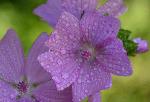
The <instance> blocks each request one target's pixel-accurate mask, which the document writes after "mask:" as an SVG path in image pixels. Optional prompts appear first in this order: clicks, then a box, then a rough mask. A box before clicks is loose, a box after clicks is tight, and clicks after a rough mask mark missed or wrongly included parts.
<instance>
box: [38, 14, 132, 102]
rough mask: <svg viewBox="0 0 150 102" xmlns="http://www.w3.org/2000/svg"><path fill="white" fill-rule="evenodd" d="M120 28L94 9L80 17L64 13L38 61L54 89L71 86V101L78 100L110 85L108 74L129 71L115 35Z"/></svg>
mask: <svg viewBox="0 0 150 102" xmlns="http://www.w3.org/2000/svg"><path fill="white" fill-rule="evenodd" d="M119 29H120V22H119V20H118V19H116V18H114V17H112V16H104V15H102V14H100V13H99V12H97V11H93V12H89V13H86V14H85V15H84V17H83V18H82V19H81V20H79V19H78V18H76V17H75V16H74V15H72V14H70V13H68V12H64V13H63V14H62V15H61V17H60V19H59V20H58V23H57V25H56V27H55V30H54V32H53V33H52V35H51V36H50V38H49V40H48V41H47V42H46V46H48V47H49V51H47V52H45V53H43V54H41V55H40V56H39V57H38V60H39V62H40V63H41V65H42V66H43V67H44V69H45V70H46V71H48V72H49V73H51V75H52V79H53V80H54V81H55V83H56V86H57V89H58V90H64V89H65V88H67V87H69V86H70V85H72V91H73V101H74V102H80V101H81V100H82V99H84V98H85V97H87V96H91V95H95V94H96V93H98V92H99V91H100V90H103V89H107V88H109V87H111V85H112V79H111V74H114V75H121V76H128V75H130V74H131V73H132V69H131V65H130V61H129V59H128V56H127V53H126V51H125V50H124V48H123V44H122V42H121V41H120V40H119V39H118V38H117V34H118V31H119Z"/></svg>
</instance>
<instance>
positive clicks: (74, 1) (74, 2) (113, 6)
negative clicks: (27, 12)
mask: <svg viewBox="0 0 150 102" xmlns="http://www.w3.org/2000/svg"><path fill="white" fill-rule="evenodd" d="M98 2H99V0H48V1H47V3H46V4H42V5H41V6H39V7H38V8H36V9H35V10H34V13H35V14H36V15H38V16H40V17H41V18H42V19H43V20H44V21H46V22H48V23H49V24H50V25H51V26H53V27H55V25H56V24H57V22H58V19H59V17H60V15H61V13H62V12H63V11H67V12H69V13H71V14H73V15H74V16H76V17H77V18H78V19H79V20H80V19H81V18H82V17H83V15H84V14H85V13H86V12H91V11H94V10H96V9H97V6H98ZM97 10H98V11H99V12H100V13H102V14H104V15H111V16H114V17H118V16H120V15H121V14H123V13H124V12H125V11H126V10H127V8H126V7H125V6H124V4H123V0H108V1H107V2H106V3H105V4H104V5H102V6H100V7H99V8H98V9H97Z"/></svg>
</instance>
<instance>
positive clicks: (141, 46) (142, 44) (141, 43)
mask: <svg viewBox="0 0 150 102" xmlns="http://www.w3.org/2000/svg"><path fill="white" fill-rule="evenodd" d="M133 41H134V42H135V43H137V46H138V48H137V53H144V52H147V51H148V50H149V49H148V42H147V41H146V40H142V39H141V38H135V39H133Z"/></svg>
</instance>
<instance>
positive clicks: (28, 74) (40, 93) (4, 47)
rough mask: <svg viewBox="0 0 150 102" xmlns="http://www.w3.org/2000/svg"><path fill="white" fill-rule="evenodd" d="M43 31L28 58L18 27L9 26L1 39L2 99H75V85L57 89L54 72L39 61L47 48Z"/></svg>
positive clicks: (29, 101) (31, 101) (68, 101)
mask: <svg viewBox="0 0 150 102" xmlns="http://www.w3.org/2000/svg"><path fill="white" fill-rule="evenodd" d="M47 39H48V35H47V34H45V33H43V34H41V35H40V37H39V38H38V39H37V40H36V41H35V43H34V44H33V46H32V48H31V50H30V52H29V55H28V57H27V58H24V55H23V50H22V47H21V44H20V41H19V39H18V38H17V36H16V33H15V31H13V30H9V31H8V32H7V34H6V35H5V37H4V38H3V39H2V40H1V41H0V102H72V93H71V87H70V88H67V89H66V90H64V91H57V89H56V86H55V83H54V81H53V80H52V78H51V76H50V74H49V73H48V72H46V71H45V70H44V69H43V68H42V67H41V66H40V64H39V62H38V61H37V56H38V55H39V54H41V53H42V52H45V51H47V50H48V49H47V47H44V46H43V44H44V42H45V40H47Z"/></svg>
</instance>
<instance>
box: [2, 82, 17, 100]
mask: <svg viewBox="0 0 150 102" xmlns="http://www.w3.org/2000/svg"><path fill="white" fill-rule="evenodd" d="M16 96H17V92H16V91H15V90H14V89H13V88H12V87H11V86H10V85H9V84H7V83H5V82H3V81H2V80H0V102H16Z"/></svg>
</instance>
